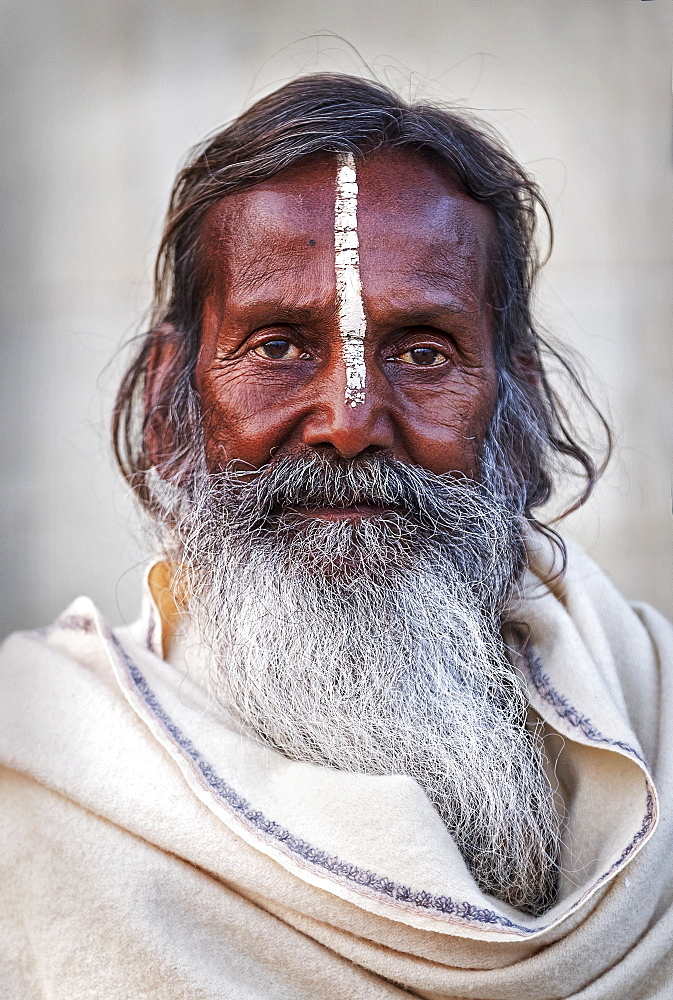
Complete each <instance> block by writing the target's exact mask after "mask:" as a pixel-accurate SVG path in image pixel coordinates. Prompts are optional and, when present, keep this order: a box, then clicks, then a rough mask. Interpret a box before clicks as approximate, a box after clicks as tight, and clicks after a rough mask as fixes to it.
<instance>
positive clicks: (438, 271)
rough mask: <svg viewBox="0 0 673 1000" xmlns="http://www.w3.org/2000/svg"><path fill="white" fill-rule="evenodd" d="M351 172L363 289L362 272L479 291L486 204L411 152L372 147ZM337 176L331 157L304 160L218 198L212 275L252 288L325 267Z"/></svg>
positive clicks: (209, 233) (485, 265) (329, 262)
mask: <svg viewBox="0 0 673 1000" xmlns="http://www.w3.org/2000/svg"><path fill="white" fill-rule="evenodd" d="M356 169H357V184H358V200H357V227H358V235H359V242H360V259H361V265H362V272H363V285H364V292H365V294H366V293H367V281H368V278H373V276H374V274H375V272H381V271H385V273H387V274H389V275H390V276H391V281H392V280H393V278H394V276H396V277H404V276H405V275H411V274H413V275H414V276H415V277H416V279H417V280H422V279H423V277H424V276H427V277H428V279H429V280H431V279H435V278H436V279H438V280H445V281H448V282H449V283H455V282H456V281H462V283H463V284H464V285H466V284H467V285H469V286H470V289H469V291H470V292H471V295H483V294H484V290H485V287H486V281H487V275H488V269H489V266H490V261H491V259H492V256H493V254H492V251H493V247H494V244H495V222H494V219H493V215H492V213H491V211H490V209H489V208H487V207H486V206H484V205H481V204H479V203H478V202H476V201H475V200H474V199H472V198H471V197H469V196H468V195H467V194H466V193H465V192H464V191H462V190H461V189H460V187H459V185H458V183H457V182H456V181H455V180H454V179H453V178H452V176H451V175H450V173H449V172H448V170H445V169H444V168H443V167H442V166H441V165H440V164H436V163H434V162H432V161H430V160H429V159H428V158H427V157H425V156H423V155H421V154H420V153H417V152H410V151H404V150H399V151H386V152H382V153H375V154H372V155H370V156H367V157H365V158H364V159H357V160H356ZM336 174H337V158H336V156H326V155H320V156H312V157H307V158H305V159H304V160H301V161H300V162H299V163H297V164H295V165H294V166H292V167H290V168H288V169H287V170H285V171H283V172H282V173H280V174H277V175H276V176H275V177H273V178H271V179H270V180H267V181H264V182H262V183H261V184H258V185H257V186H255V187H254V188H251V189H249V190H247V191H241V192H238V193H236V194H232V195H228V196H226V197H225V198H223V199H222V200H221V201H220V202H218V203H217V205H215V206H214V207H213V208H212V209H211V210H210V212H209V214H208V216H207V217H206V220H205V223H204V227H203V231H202V244H203V249H204V251H205V255H206V260H207V263H208V265H209V270H210V273H211V274H213V275H214V276H215V277H218V276H219V277H223V278H229V279H234V280H236V281H239V282H241V281H242V282H246V281H250V282H251V283H253V284H254V283H255V282H256V281H258V280H262V279H263V278H266V277H268V276H269V275H270V274H272V273H274V272H280V271H283V270H286V269H289V270H290V271H294V270H295V269H296V270H297V271H301V270H302V269H305V267H306V265H307V264H310V265H311V268H312V270H313V271H314V272H317V271H319V270H320V268H321V265H322V267H323V269H324V270H325V274H327V273H328V272H330V273H331V272H332V271H333V266H334V265H333V253H334V205H335V196H336ZM466 291H467V289H466Z"/></svg>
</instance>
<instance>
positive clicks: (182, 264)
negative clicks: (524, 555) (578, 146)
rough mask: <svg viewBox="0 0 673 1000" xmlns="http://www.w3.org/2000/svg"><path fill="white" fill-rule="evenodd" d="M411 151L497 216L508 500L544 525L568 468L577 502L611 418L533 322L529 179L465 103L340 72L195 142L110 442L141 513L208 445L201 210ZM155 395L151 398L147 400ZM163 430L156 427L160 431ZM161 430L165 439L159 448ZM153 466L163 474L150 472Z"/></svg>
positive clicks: (499, 416)
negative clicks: (319, 167)
mask: <svg viewBox="0 0 673 1000" xmlns="http://www.w3.org/2000/svg"><path fill="white" fill-rule="evenodd" d="M385 149H406V150H410V151H414V152H416V153H417V154H418V155H421V156H425V157H428V158H430V159H432V160H434V161H435V162H439V163H441V164H443V165H444V167H445V168H446V169H447V170H448V171H450V173H451V174H452V175H453V177H454V178H455V179H456V180H457V182H458V183H459V184H460V186H461V187H462V188H463V190H464V191H465V192H466V193H467V194H468V195H469V196H470V197H472V198H474V199H475V200H476V201H478V202H481V203H482V204H484V205H487V206H488V207H489V209H490V210H491V212H492V213H493V218H494V220H495V225H496V230H497V246H496V250H495V253H494V254H493V258H492V262H491V275H490V289H489V295H490V296H491V299H492V305H493V312H494V316H495V322H494V331H493V337H494V349H495V360H496V364H497V370H498V395H497V404H496V409H495V413H494V415H493V419H492V424H491V431H490V434H491V438H492V444H495V446H496V454H497V455H498V463H499V465H500V466H501V467H502V468H501V470H500V471H501V479H502V481H503V483H504V485H505V487H506V490H507V491H508V492H509V494H510V495H511V496H515V497H516V498H517V501H516V507H517V508H518V509H519V510H520V511H521V512H522V513H523V514H524V515H525V516H526V517H527V518H528V519H529V520H530V521H532V523H533V524H534V526H535V527H537V528H538V529H539V530H541V531H543V532H545V533H550V534H555V533H554V532H551V530H550V529H549V528H548V527H546V526H545V525H542V524H540V523H539V522H538V521H536V519H535V516H534V511H535V510H536V509H537V508H539V507H540V506H541V505H542V504H544V503H545V502H546V501H547V500H549V498H550V496H551V495H552V493H553V491H554V486H555V484H556V482H557V480H558V479H559V478H560V475H561V474H562V475H563V478H564V480H567V478H568V476H569V474H574V476H575V479H576V484H577V490H576V491H575V494H574V496H573V498H572V499H571V500H569V501H568V502H567V503H566V505H565V509H564V510H563V511H562V514H561V515H560V516H563V515H565V514H567V513H569V512H570V511H571V510H574V509H576V508H577V507H579V506H580V505H581V504H583V503H584V502H585V501H586V500H587V499H588V497H589V495H590V494H591V492H592V490H593V488H594V486H595V484H596V481H597V479H598V477H599V475H600V474H601V472H602V471H603V468H604V466H605V464H606V462H607V459H608V457H609V453H610V448H611V437H610V431H609V428H608V425H607V423H606V422H605V420H604V418H603V417H602V415H601V413H600V412H599V410H598V409H597V407H596V405H595V404H594V402H593V401H592V399H591V398H590V396H589V394H588V392H587V390H586V388H585V386H584V384H583V381H582V379H581V377H580V375H579V374H578V372H577V370H576V367H575V365H574V364H573V362H572V361H571V359H570V358H569V356H568V355H567V354H566V352H564V351H562V350H561V349H559V348H558V347H557V346H552V345H551V344H550V343H549V342H548V340H546V339H545V338H544V337H543V336H542V335H541V333H540V332H539V331H538V330H537V329H536V327H535V325H534V321H533V316H532V311H531V296H532V291H533V287H534V283H535V279H536V276H537V274H538V271H539V269H540V266H541V263H540V257H539V254H538V249H537V244H536V239H535V236H536V214H537V212H538V211H539V212H540V213H541V215H542V217H543V218H545V219H546V222H547V224H548V226H549V237H550V247H551V239H552V227H551V219H550V214H549V210H548V208H547V206H546V204H545V202H544V199H543V197H542V196H541V193H540V191H539V189H538V186H537V185H536V183H535V181H534V180H533V179H532V178H531V177H530V176H529V175H528V173H527V172H526V171H525V170H524V169H523V167H522V166H521V165H520V164H519V163H518V162H517V161H516V160H515V158H514V157H513V156H512V155H511V153H510V152H509V151H508V149H507V148H506V146H505V145H504V143H503V141H502V139H501V138H500V137H499V136H498V135H497V134H496V133H494V132H493V131H492V130H491V129H490V127H489V126H487V125H486V124H485V123H484V122H482V121H480V120H478V119H476V118H475V117H473V116H472V115H470V114H468V113H466V112H465V111H463V110H462V109H461V110H457V109H455V108H445V107H439V106H436V105H432V104H427V103H407V102H405V101H403V100H402V99H401V98H400V97H399V96H398V95H397V94H395V93H394V92H393V91H391V90H390V89H388V88H387V87H384V86H382V85H380V84H378V83H373V82H371V81H368V80H363V79H360V78H357V77H353V76H347V75H339V74H324V73H321V74H313V75H309V76H305V77H301V78H299V79H296V80H294V81H293V82H291V83H288V84H287V85H285V86H283V87H281V88H280V89H279V90H276V91H275V92H274V93H273V94H271V95H269V96H268V97H265V98H263V99H262V100H260V101H258V102H257V103H256V104H254V105H253V106H252V107H251V108H250V109H249V110H248V111H246V112H245V113H244V114H242V115H241V116H240V117H239V118H237V119H235V121H233V122H232V123H231V124H230V125H229V126H227V127H226V128H224V129H222V130H221V131H219V132H217V134H215V135H214V136H213V137H212V138H210V139H208V140H207V141H206V142H204V143H203V144H201V145H200V146H198V147H196V148H195V149H194V150H192V152H191V153H190V155H189V158H188V160H187V162H186V165H185V166H184V168H183V169H182V170H181V171H180V173H179V174H178V177H177V179H176V182H175V186H174V188H173V192H172V195H171V199H170V205H169V209H168V215H167V219H166V225H165V229H164V233H163V237H162V240H161V245H160V247H159V253H158V258H157V263H156V270H155V293H154V301H153V305H152V310H151V317H150V322H149V328H148V329H147V330H146V332H144V333H143V334H141V336H140V337H139V338H138V340H137V341H136V345H135V354H134V356H133V358H132V360H131V363H130V365H129V366H128V368H127V370H126V372H125V374H124V376H123V378H122V381H121V385H120V387H119V391H118V394H117V398H116V402H115V407H114V416H113V441H114V450H115V456H116V459H117V462H118V464H119V467H120V469H121V472H122V474H123V475H124V476H125V478H126V480H127V481H128V483H129V484H130V485H131V487H132V489H133V491H134V492H135V494H136V496H137V497H138V499H139V500H140V502H141V504H142V505H143V506H144V508H145V509H146V510H147V511H148V512H149V513H150V514H151V515H153V516H154V517H155V518H156V517H165V516H166V508H165V504H164V499H163V495H162V484H165V483H166V482H173V483H174V484H177V485H179V487H180V488H181V489H189V484H190V481H192V478H193V475H194V472H195V469H196V467H197V464H198V459H199V456H202V454H203V441H202V427H201V412H200V400H199V397H198V393H197V391H196V389H195V386H194V370H195V367H196V362H197V356H198V352H199V344H200V332H201V317H202V308H203V302H204V298H205V295H206V294H207V291H208V283H209V274H208V270H207V267H206V262H205V260H204V254H203V252H202V249H203V248H202V240H201V234H202V228H203V222H204V217H205V216H206V213H207V212H208V211H209V209H210V208H211V207H212V206H213V205H214V204H215V203H216V202H218V201H219V200H220V199H221V198H223V197H226V195H229V194H233V193H235V192H238V191H242V190H244V189H246V188H250V187H253V186H255V185H256V184H259V183H260V182H262V181H265V180H267V179H269V178H271V177H273V176H274V175H275V174H277V173H279V172H280V171H282V170H284V169H285V168H287V167H290V166H291V165H292V164H294V163H296V162H297V161H298V160H300V159H302V158H303V157H306V156H310V155H312V154H325V155H329V154H335V153H338V152H352V153H353V154H354V155H355V156H356V158H357V157H362V156H366V155H367V154H370V153H372V152H374V151H381V150H385ZM167 339H168V340H170V341H171V354H170V356H171V359H172V360H171V363H170V365H169V366H162V373H163V374H162V382H161V384H160V385H159V386H157V385H153V386H152V392H151V393H149V392H148V391H147V385H148V375H151V377H152V378H156V372H154V371H153V358H154V357H155V356H156V355H155V351H156V350H157V349H160V348H161V346H162V345H161V341H162V340H164V341H165V340H167ZM551 367H555V368H556V369H557V370H560V372H561V374H562V375H563V376H565V382H566V385H569V386H570V388H571V390H573V391H574V394H575V396H576V397H577V396H578V397H579V398H580V400H581V402H583V403H584V404H585V405H586V407H588V409H589V410H590V411H591V413H592V414H593V416H594V417H596V418H597V420H598V422H599V424H600V426H601V428H602V430H603V432H604V435H605V448H604V450H603V460H602V461H600V462H599V461H598V460H597V459H595V458H594V457H593V456H592V454H591V453H590V451H589V450H588V449H587V447H586V446H585V444H584V443H583V442H582V441H581V439H580V437H579V435H578V433H577V432H576V430H575V429H574V427H573V424H572V422H571V419H570V416H569V412H568V408H567V407H566V405H565V404H564V402H563V401H562V400H561V399H560V397H559V395H558V393H557V391H556V390H555V389H554V388H553V387H552V384H551V381H550V378H549V372H550V369H551ZM150 398H151V402H150ZM159 423H160V427H161V431H160V433H159V432H158V431H157V428H158V426H159ZM157 436H159V437H160V438H161V440H162V441H163V442H164V445H163V448H161V449H160V450H159V454H157V447H156V440H157ZM157 470H158V472H159V475H157Z"/></svg>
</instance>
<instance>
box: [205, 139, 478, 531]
mask: <svg viewBox="0 0 673 1000" xmlns="http://www.w3.org/2000/svg"><path fill="white" fill-rule="evenodd" d="M336 174H337V161H336V158H335V157H329V158H325V159H318V160H316V159H310V160H306V161H303V162H301V163H299V164H298V165H297V166H295V167H293V168H291V169H289V170H287V171H285V172H284V173H282V174H279V175H278V176H276V177H275V178H273V179H272V180H270V181H266V182H264V183H262V184H259V185H258V186H256V187H254V188H253V189H251V190H250V191H247V192H244V193H239V194H234V195H231V196H229V197H226V198H224V199H222V201H221V202H220V203H219V204H218V205H217V206H215V208H214V209H213V210H212V211H211V213H210V215H209V217H208V219H207V221H206V226H205V231H204V240H205V249H206V255H207V260H208V264H209V267H210V272H211V275H212V282H211V287H210V293H209V296H208V298H207V301H206V304H205V308H204V317H203V335H202V344H201V350H200V355H199V359H198V365H197V371H196V385H197V389H198V391H199V394H200V397H201V402H202V409H203V421H204V435H205V446H206V456H207V462H208V466H209V469H210V471H216V470H218V469H221V468H222V467H224V466H225V465H226V463H227V462H230V461H232V460H234V461H240V462H242V463H246V464H249V465H251V466H253V467H255V468H259V467H260V466H262V465H264V464H265V463H266V462H268V461H269V459H270V458H272V457H277V456H283V455H291V454H294V453H297V452H299V451H305V450H306V449H309V450H310V449H327V450H333V451H334V452H336V453H338V454H339V455H341V456H343V457H345V458H354V457H355V456H357V455H361V454H363V453H366V454H368V453H373V452H376V451H383V452H385V453H386V454H387V455H388V456H390V457H392V458H396V459H398V460H400V461H402V462H404V463H407V464H410V465H416V466H420V467H422V468H423V469H426V470H428V471H430V472H433V473H436V474H440V473H445V472H450V471H460V472H463V473H465V474H466V475H468V476H470V477H472V478H474V477H476V476H477V475H478V453H479V449H480V445H481V443H482V441H483V438H484V435H485V433H486V430H487V427H488V424H489V420H490V418H491V415H492V413H493V407H494V403H495V396H496V371H495V363H494V357H493V344H492V312H491V309H490V307H489V304H488V302H487V294H486V293H487V279H488V267H489V257H490V249H491V247H492V245H493V239H494V223H493V220H492V217H491V214H490V212H489V210H488V209H486V208H485V207H484V206H482V205H480V204H478V203H477V202H475V201H473V200H472V199H471V198H469V197H467V196H466V195H465V194H463V193H461V192H460V191H459V190H458V189H457V188H456V187H454V186H453V185H452V183H451V180H450V178H449V177H447V175H446V174H445V173H443V172H442V170H441V169H440V168H439V167H436V166H434V165H432V164H430V163H429V162H427V161H426V160H425V159H423V158H421V157H420V156H417V155H415V154H412V153H408V152H402V151H400V152H386V153H384V154H379V155H373V156H371V157H369V158H367V159H365V160H364V161H358V163H357V181H358V186H359V194H358V209H357V220H358V237H359V263H360V275H361V281H362V301H363V303H364V309H365V316H366V323H367V325H366V335H365V340H364V355H365V362H366V369H367V380H366V390H365V400H364V402H362V403H360V404H358V405H357V406H351V405H349V404H348V402H347V401H346V400H345V399H344V390H345V384H346V371H345V367H344V361H343V341H342V336H341V330H340V326H339V316H338V294H337V284H336V277H335V251H334V222H335V190H336ZM316 513H317V512H316ZM339 516H343V517H347V516H349V512H348V511H342V512H340V513H339Z"/></svg>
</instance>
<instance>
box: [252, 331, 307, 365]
mask: <svg viewBox="0 0 673 1000" xmlns="http://www.w3.org/2000/svg"><path fill="white" fill-rule="evenodd" d="M253 354H259V355H260V356H261V357H263V358H271V359H272V360H273V361H289V360H291V359H293V358H300V357H301V351H300V350H299V348H298V347H297V346H296V344H293V343H291V341H289V340H283V339H281V338H280V337H278V338H276V339H275V340H267V341H265V342H264V343H263V344H260V345H259V346H258V347H255V348H254V350H253Z"/></svg>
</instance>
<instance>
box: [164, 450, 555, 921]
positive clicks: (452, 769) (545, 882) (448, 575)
mask: <svg viewBox="0 0 673 1000" xmlns="http://www.w3.org/2000/svg"><path fill="white" fill-rule="evenodd" d="M356 504H366V505H368V506H373V507H380V508H381V512H380V513H377V514H374V515H373V516H368V517H366V518H362V519H360V520H357V521H355V522H353V521H323V520H320V519H318V518H315V517H311V516H309V515H308V514H307V509H310V508H321V507H352V506H354V505H356ZM174 540H175V544H176V546H177V548H176V551H175V552H174V553H173V556H174V557H175V556H176V555H177V556H178V557H179V559H180V563H181V566H182V572H183V573H184V576H185V579H186V581H187V586H188V588H189V593H190V612H191V614H192V617H193V618H194V620H195V622H196V625H197V627H198V628H199V630H200V634H201V635H202V637H203V639H204V642H205V644H206V646H207V648H208V650H209V681H210V687H211V690H212V693H213V696H214V698H215V700H216V701H217V702H219V703H220V704H222V705H225V706H227V708H228V709H229V710H231V711H233V712H234V713H235V714H236V715H237V716H238V718H239V720H240V721H241V722H242V724H243V725H244V726H245V727H246V728H247V729H248V730H249V731H250V732H251V733H252V734H254V735H255V736H256V738H258V739H260V740H262V741H263V742H264V743H266V744H267V745H269V746H271V747H273V748H274V749H276V750H278V751H279V752H280V753H283V754H285V755H286V756H287V757H289V758H291V759H293V760H303V761H310V762H312V763H315V764H320V765H323V766H327V767H332V768H338V769H341V770H350V771H358V772H364V773H367V774H405V775H409V776H410V777H412V778H414V779H415V780H416V781H418V783H419V784H420V785H421V786H422V788H423V789H424V790H425V791H426V793H427V795H428V796H429V798H430V800H431V801H432V802H433V804H434V806H435V807H436V809H437V810H438V812H439V814H440V816H441V817H442V819H443V821H444V823H445V825H446V826H447V828H448V830H449V831H450V833H451V834H452V835H453V837H454V839H455V841H456V843H457V844H458V847H459V849H460V851H461V853H462V855H463V857H464V859H465V861H466V863H467V865H468V867H469V869H470V871H471V872H472V875H473V876H474V878H475V880H476V882H477V884H478V885H479V886H480V888H481V889H482V890H483V891H484V892H487V893H490V894H491V895H493V896H495V897H497V898H498V899H501V900H503V901H505V902H508V903H510V904H511V905H513V906H515V907H518V908H520V909H521V910H523V911H526V912H529V913H534V914H537V913H541V912H544V910H545V909H547V908H548V907H549V906H550V905H551V904H552V902H553V901H554V898H555V891H556V883H557V876H558V854H559V836H560V834H559V818H558V814H557V811H556V809H555V807H554V801H553V794H552V791H551V788H550V785H549V782H548V779H547V778H546V776H545V770H544V752H543V747H542V744H541V741H540V738H539V735H538V734H537V733H536V731H535V730H531V729H530V728H528V727H527V725H526V718H527V702H526V698H525V694H524V691H523V688H522V686H521V684H520V683H519V679H518V677H517V675H516V673H515V671H514V670H513V668H512V666H511V664H510V661H509V659H508V657H507V654H506V649H505V647H504V644H503V641H502V638H501V634H500V624H501V615H502V611H503V608H504V607H505V605H506V603H507V601H508V599H509V598H510V596H511V594H512V590H513V588H514V587H515V585H516V582H517V580H518V578H519V576H520V573H521V569H522V566H523V561H524V554H523V553H524V549H523V543H522V539H521V528H520V519H519V517H517V516H515V515H514V514H513V513H512V511H511V510H510V509H509V508H508V505H507V504H506V503H504V502H503V501H502V500H499V499H498V498H497V497H496V496H494V495H493V494H492V492H490V491H489V489H488V487H487V486H484V485H482V484H478V483H474V482H472V481H469V480H466V479H465V478H463V477H458V476H455V475H447V476H434V475H432V474H431V473H427V472H425V471H423V470H420V469H415V468H411V467H409V466H405V465H403V464H401V463H398V462H395V461H393V460H390V459H386V458H381V457H379V456H368V457H367V458H364V459H360V460H355V461H353V462H346V461H343V460H340V459H338V458H335V457H334V456H331V455H327V454H326V453H321V452H315V451H314V452H311V453H309V454H306V455H300V456H296V457H293V458H283V459H280V460H276V461H273V462H271V463H269V465H267V466H265V467H264V468H263V469H262V470H260V471H259V472H256V473H253V474H250V473H246V474H245V475H242V474H240V473H234V472H225V473H222V474H219V475H217V476H212V477H210V476H206V475H204V476H202V477H201V481H200V483H199V484H198V487H197V488H195V489H194V490H193V493H192V496H191V498H190V500H189V502H187V503H184V502H183V506H182V512H181V515H180V519H179V522H178V525H177V530H176V532H175V535H174Z"/></svg>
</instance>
